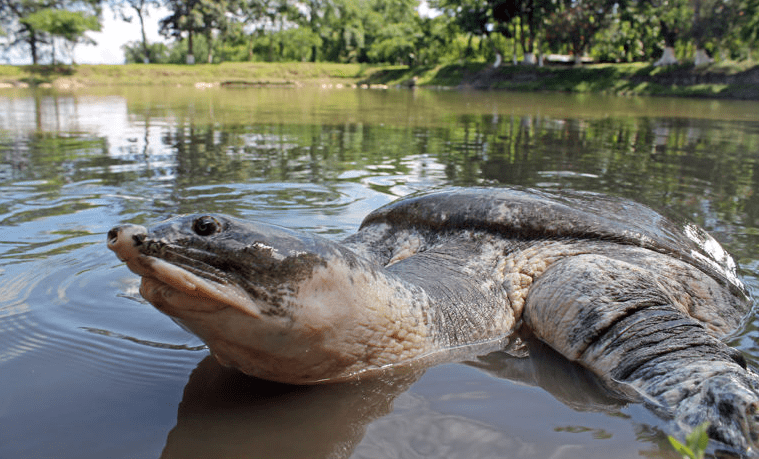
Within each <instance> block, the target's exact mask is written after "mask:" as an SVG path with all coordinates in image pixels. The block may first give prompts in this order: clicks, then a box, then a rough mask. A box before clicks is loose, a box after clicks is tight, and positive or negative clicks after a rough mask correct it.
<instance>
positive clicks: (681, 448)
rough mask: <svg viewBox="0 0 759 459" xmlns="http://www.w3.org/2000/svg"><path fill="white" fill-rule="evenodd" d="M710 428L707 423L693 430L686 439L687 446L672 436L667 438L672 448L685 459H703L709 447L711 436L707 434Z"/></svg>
mask: <svg viewBox="0 0 759 459" xmlns="http://www.w3.org/2000/svg"><path fill="white" fill-rule="evenodd" d="M708 427H709V423H708V422H705V423H703V424H701V425H699V426H698V427H696V428H695V429H693V431H692V432H691V433H689V434H688V435H687V436H686V437H685V444H682V443H680V442H679V441H678V440H677V439H675V438H673V437H672V436H671V435H670V436H668V437H667V438H668V439H669V442H670V443H671V444H672V447H673V448H675V450H676V451H677V452H678V453H680V454H681V455H682V457H683V459H703V458H704V454H706V448H707V446H708V445H709V436H708V435H707V434H706V430H707V429H708Z"/></svg>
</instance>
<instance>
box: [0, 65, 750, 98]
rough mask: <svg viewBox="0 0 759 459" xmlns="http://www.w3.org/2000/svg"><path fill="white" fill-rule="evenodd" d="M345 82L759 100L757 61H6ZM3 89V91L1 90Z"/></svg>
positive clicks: (216, 79)
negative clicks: (540, 63)
mask: <svg viewBox="0 0 759 459" xmlns="http://www.w3.org/2000/svg"><path fill="white" fill-rule="evenodd" d="M160 85H170V86H194V87H197V88H199V89H205V88H210V87H217V86H220V87H227V86H236V87H240V86H243V87H260V86H278V87H281V86H309V85H310V86H315V85H316V86H338V85H340V86H343V87H351V86H355V87H371V88H387V87H393V86H398V87H416V86H418V87H432V88H446V89H474V90H507V91H520V92H536V91H540V92H563V93H596V94H607V95H621V96H630V95H640V96H675V97H694V98H718V99H735V100H759V65H751V64H739V63H731V64H710V65H707V66H702V67H697V68H696V67H694V66H693V65H692V64H682V65H676V66H669V67H654V66H653V65H650V64H637V63H636V64H586V65H583V66H581V67H573V66H565V65H550V66H545V67H531V66H523V65H516V66H514V65H505V66H501V67H499V68H493V67H492V66H491V65H489V64H485V63H464V64H449V65H443V66H438V67H413V68H410V67H407V66H390V65H385V66H369V65H365V64H335V63H300V62H293V63H249V62H227V63H222V64H196V65H193V66H187V65H171V64H126V65H57V66H52V65H38V66H11V65H0V91H2V89H12V88H24V87H39V88H52V89H55V90H59V91H71V90H81V89H86V88H90V87H104V86H160ZM0 94H1V92H0Z"/></svg>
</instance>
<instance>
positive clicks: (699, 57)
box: [694, 47, 714, 67]
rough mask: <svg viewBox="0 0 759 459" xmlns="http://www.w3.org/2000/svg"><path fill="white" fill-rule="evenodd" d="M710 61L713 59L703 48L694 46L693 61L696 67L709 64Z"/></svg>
mask: <svg viewBox="0 0 759 459" xmlns="http://www.w3.org/2000/svg"><path fill="white" fill-rule="evenodd" d="M712 62H714V59H712V58H711V57H709V55H708V54H707V53H706V50H705V49H703V48H698V47H697V48H696V56H695V62H694V64H695V65H696V67H698V66H699V65H706V64H711V63H712Z"/></svg>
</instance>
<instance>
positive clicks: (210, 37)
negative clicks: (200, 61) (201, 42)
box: [206, 31, 213, 64]
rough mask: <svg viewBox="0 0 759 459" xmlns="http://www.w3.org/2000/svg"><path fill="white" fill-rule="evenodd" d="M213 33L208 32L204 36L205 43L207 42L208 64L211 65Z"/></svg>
mask: <svg viewBox="0 0 759 459" xmlns="http://www.w3.org/2000/svg"><path fill="white" fill-rule="evenodd" d="M212 34H213V32H212V31H209V32H208V33H207V34H206V41H207V42H208V63H209V64H213V35H212Z"/></svg>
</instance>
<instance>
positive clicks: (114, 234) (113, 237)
mask: <svg viewBox="0 0 759 459" xmlns="http://www.w3.org/2000/svg"><path fill="white" fill-rule="evenodd" d="M120 230H121V228H120V227H118V226H117V227H116V228H111V230H110V231H108V245H113V244H115V243H116V242H117V241H118V240H119V232H120Z"/></svg>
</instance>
